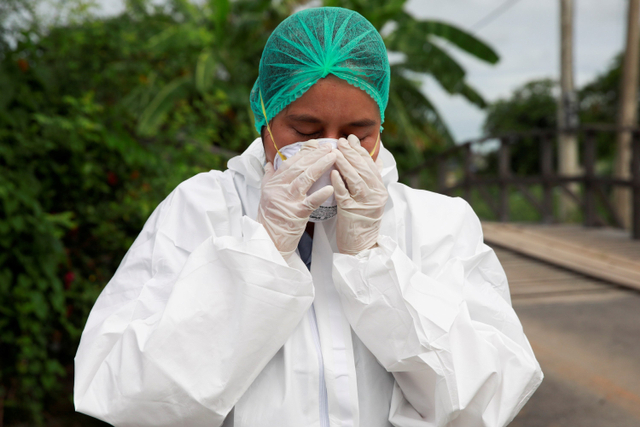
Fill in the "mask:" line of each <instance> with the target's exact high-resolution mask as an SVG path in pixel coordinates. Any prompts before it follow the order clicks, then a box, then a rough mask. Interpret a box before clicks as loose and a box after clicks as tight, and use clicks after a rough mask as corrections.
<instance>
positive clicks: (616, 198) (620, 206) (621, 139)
mask: <svg viewBox="0 0 640 427" xmlns="http://www.w3.org/2000/svg"><path fill="white" fill-rule="evenodd" d="M627 18H628V20H627V47H626V51H625V54H624V61H623V63H622V81H621V83H620V105H619V109H618V126H620V127H630V126H635V125H636V124H637V121H638V61H639V52H638V50H639V49H640V46H639V45H640V0H629V12H628V17H627ZM631 138H632V134H631V132H629V131H619V132H618V137H617V143H616V158H615V169H614V174H615V176H616V178H620V179H630V178H631ZM613 203H614V205H615V207H616V210H617V212H618V215H619V216H620V218H621V219H622V222H623V224H624V226H625V228H627V229H628V228H630V227H631V190H630V189H628V188H621V187H618V188H616V189H615V190H614V193H613Z"/></svg>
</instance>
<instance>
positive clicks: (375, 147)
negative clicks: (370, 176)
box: [369, 133, 380, 157]
mask: <svg viewBox="0 0 640 427" xmlns="http://www.w3.org/2000/svg"><path fill="white" fill-rule="evenodd" d="M379 143H380V133H378V139H376V145H374V146H373V150H371V152H370V153H369V155H370V156H371V157H373V154H374V153H375V152H376V149H377V148H378V144H379Z"/></svg>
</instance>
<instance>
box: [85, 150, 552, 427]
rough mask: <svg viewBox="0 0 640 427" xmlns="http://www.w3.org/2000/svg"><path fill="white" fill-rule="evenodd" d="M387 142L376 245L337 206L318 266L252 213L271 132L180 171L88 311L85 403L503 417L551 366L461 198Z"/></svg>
mask: <svg viewBox="0 0 640 427" xmlns="http://www.w3.org/2000/svg"><path fill="white" fill-rule="evenodd" d="M380 156H382V160H383V163H384V165H385V168H384V170H383V171H382V175H383V179H384V182H385V185H387V188H388V190H389V200H388V202H387V206H386V211H385V214H384V219H383V222H382V226H381V230H380V238H379V240H378V247H376V248H374V249H371V250H367V251H364V252H362V253H360V254H358V255H357V256H352V255H343V254H340V253H338V252H337V249H336V245H335V232H334V229H335V218H334V219H331V220H329V221H326V222H322V223H317V224H316V225H315V234H314V239H313V252H312V254H313V258H312V265H311V273H309V271H308V270H307V268H306V267H305V265H304V264H303V262H302V261H301V260H300V258H299V256H298V255H297V254H294V255H293V256H292V257H291V258H290V260H289V262H288V263H287V262H286V261H285V260H284V259H283V258H282V256H281V255H280V253H279V252H278V250H277V249H276V247H275V246H274V245H273V243H272V242H271V240H270V239H269V237H268V235H267V233H266V231H265V229H264V228H263V227H262V226H261V225H260V224H258V223H257V222H256V221H255V220H254V218H255V217H256V211H257V208H258V203H259V200H260V182H261V179H262V175H263V173H264V171H263V166H264V164H265V157H264V150H263V147H262V142H261V140H260V139H258V140H256V141H254V143H253V144H252V145H251V146H250V147H249V148H248V149H247V150H246V151H245V152H244V154H242V155H241V156H238V157H235V158H234V159H232V160H230V161H229V169H228V170H227V171H225V172H219V171H211V172H209V173H203V174H199V175H197V176H195V177H193V178H191V179H189V180H187V181H185V182H183V183H182V184H180V185H179V186H178V187H177V188H176V189H175V190H174V191H173V192H172V193H171V194H170V195H169V196H168V197H167V199H166V200H164V201H163V202H162V203H161V204H160V206H159V207H158V208H157V209H156V210H155V212H154V213H153V214H152V215H151V217H150V218H149V220H148V221H147V223H146V225H145V227H144V229H143V230H142V232H141V233H140V236H139V237H138V238H137V240H136V241H135V243H134V244H133V245H132V247H131V249H130V250H129V252H128V253H127V255H126V256H125V258H124V260H123V261H122V264H121V265H120V267H119V268H118V271H117V272H116V274H115V276H114V277H113V279H112V280H111V281H110V282H109V284H108V285H107V286H106V288H105V289H104V291H103V292H102V294H101V295H100V297H99V298H98V300H97V302H96V304H95V306H94V307H93V310H92V311H91V315H90V316H89V319H88V321H87V324H86V327H85V330H84V333H83V334H82V340H81V342H80V347H79V349H78V353H77V356H76V359H75V362H76V365H75V366H76V371H75V390H74V394H75V405H76V409H77V410H78V411H80V412H84V413H86V414H89V415H92V416H94V417H97V418H100V419H102V420H105V421H107V422H109V423H112V424H114V425H116V426H154V427H159V426H189V427H196V426H209V427H214V426H220V425H224V426H235V427H256V426H267V427H271V426H274V427H276V426H277V427H303V426H305V427H306V426H310V427H325V426H329V425H330V426H331V427H338V426H345V427H347V426H348V427H357V426H361V427H382V426H392V425H393V426H398V427H427V426H455V427H475V426H504V425H506V424H508V423H509V422H510V421H511V419H512V418H513V417H514V416H515V414H517V412H518V411H519V410H520V408H521V407H522V406H523V405H524V404H525V403H526V401H527V400H528V399H529V397H530V396H531V394H532V393H533V392H534V391H535V390H536V388H537V387H538V385H539V384H540V381H541V380H542V372H541V370H540V366H539V365H538V363H537V361H536V359H535V357H534V355H533V352H532V350H531V347H530V345H529V343H528V341H527V338H526V337H525V335H524V333H523V331H522V326H521V324H520V322H519V320H518V318H517V316H516V314H515V312H514V311H513V309H512V308H511V303H510V297H509V289H508V285H507V280H506V277H505V274H504V271H503V269H502V267H501V266H500V264H499V262H498V259H497V258H496V256H495V254H494V252H493V251H492V250H491V249H490V248H489V247H487V246H485V245H484V244H483V241H482V230H481V227H480V222H479V221H478V218H477V217H476V215H475V214H474V213H473V211H472V210H471V208H470V207H469V206H468V204H467V203H466V202H464V201H463V200H462V199H459V198H449V197H445V196H442V195H438V194H434V193H430V192H427V191H422V190H414V189H411V188H409V187H407V186H405V185H402V184H399V183H398V182H397V178H398V175H397V170H396V167H395V161H394V159H393V156H392V155H391V154H390V153H389V151H387V150H386V149H384V148H382V149H381V152H380ZM312 304H313V305H312ZM322 379H324V385H326V386H323V381H322ZM225 418H226V420H225ZM223 423H224V424H223Z"/></svg>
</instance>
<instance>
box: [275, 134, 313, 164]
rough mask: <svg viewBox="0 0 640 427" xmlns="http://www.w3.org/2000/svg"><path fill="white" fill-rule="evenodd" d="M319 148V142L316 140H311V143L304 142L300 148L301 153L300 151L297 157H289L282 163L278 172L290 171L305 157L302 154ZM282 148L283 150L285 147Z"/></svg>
mask: <svg viewBox="0 0 640 427" xmlns="http://www.w3.org/2000/svg"><path fill="white" fill-rule="evenodd" d="M318 147H319V144H318V141H316V140H315V139H310V140H309V141H305V142H303V143H302V147H301V148H300V151H298V152H297V153H296V154H295V155H293V156H292V157H289V158H288V159H286V160H285V161H284V162H282V165H281V166H280V168H278V170H279V171H280V170H281V171H285V170H287V169H290V168H291V167H292V166H294V165H295V164H296V163H297V162H299V161H300V160H301V159H302V158H303V157H304V156H303V155H302V153H306V152H308V151H311V150H314V149H316V148H318ZM280 148H283V147H280Z"/></svg>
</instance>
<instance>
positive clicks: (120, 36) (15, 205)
mask: <svg viewBox="0 0 640 427" xmlns="http://www.w3.org/2000/svg"><path fill="white" fill-rule="evenodd" d="M42 1H45V0H7V1H4V2H0V206H2V208H1V210H0V245H1V246H2V250H1V251H0V301H2V303H1V305H0V311H1V314H2V315H1V316H0V337H1V341H0V354H2V357H1V358H0V407H3V408H4V420H3V419H1V418H0V424H2V423H3V422H4V423H5V424H7V425H11V424H14V423H18V422H24V421H27V422H28V423H30V424H33V423H35V424H39V425H42V424H50V421H51V417H53V416H55V414H54V412H55V409H54V408H55V407H56V405H62V406H63V407H64V408H65V409H66V410H69V391H70V390H69V385H70V383H71V381H72V377H71V372H72V361H73V356H74V353H75V350H76V348H77V343H78V339H79V336H80V333H81V330H82V328H83V326H84V323H85V321H86V318H87V315H88V312H89V310H90V308H91V306H92V305H93V303H94V301H95V299H96V297H97V296H98V294H99V292H100V291H101V290H102V288H103V287H104V285H105V284H106V283H107V281H108V280H109V279H110V277H111V276H112V275H113V273H114V271H115V269H116V268H117V266H118V264H119V262H120V260H121V259H122V257H123V256H124V253H125V252H126V250H127V249H128V247H129V246H130V245H131V243H132V242H133V239H134V238H135V237H136V235H137V234H138V233H139V231H140V229H141V227H142V225H143V223H144V221H145V220H146V218H147V217H148V216H149V214H150V213H151V211H152V210H153V209H154V207H155V206H157V204H158V203H159V202H160V201H161V200H162V198H163V197H165V196H166V195H167V194H168V193H169V192H170V191H171V190H172V189H173V188H174V187H175V185H177V184H178V183H179V182H181V181H183V180H184V179H186V178H189V177H191V176H193V175H194V174H196V173H198V172H201V171H206V170H209V169H223V168H224V166H225V160H226V159H228V158H229V157H230V156H231V155H233V154H234V153H236V152H240V151H242V150H244V149H245V148H246V147H247V146H248V144H250V143H251V141H252V140H253V139H254V138H255V136H256V135H255V131H254V130H253V125H252V121H253V117H252V113H251V111H250V108H249V93H250V90H251V87H252V85H253V83H254V81H255V79H256V78H257V74H258V67H257V65H258V63H259V60H260V55H261V52H262V49H263V47H264V44H265V42H266V40H267V38H268V36H269V34H270V33H271V31H273V29H274V28H275V27H276V25H277V24H278V23H279V22H281V21H282V20H283V19H284V18H285V17H286V16H288V15H290V14H291V13H292V11H293V10H294V9H295V8H296V7H298V6H300V5H301V4H302V3H304V2H303V1H301V0H300V1H295V0H281V1H278V2H271V1H270V0H237V1H229V0H207V1H204V2H198V3H197V5H196V3H192V2H189V1H187V0H170V1H168V2H163V3H162V4H161V5H158V4H156V3H157V2H154V3H152V2H150V1H148V0H129V1H127V2H126V3H127V10H126V11H125V13H123V14H120V15H118V16H114V17H109V18H98V17H96V16H94V15H92V14H91V7H90V6H91V3H90V2H88V1H83V0H73V1H68V0H50V2H54V3H53V4H54V6H55V7H54V8H53V10H59V11H60V15H59V16H57V17H53V18H52V19H49V20H48V21H46V22H44V21H43V20H42V19H41V17H40V16H38V14H37V13H36V10H37V9H38V6H39V5H40V4H41V3H42ZM326 3H327V4H328V3H335V4H336V5H340V6H343V7H349V8H352V9H355V10H358V11H359V12H360V13H362V14H363V15H364V16H366V17H367V18H368V19H370V20H371V21H372V22H373V23H374V25H376V27H377V28H379V29H381V28H383V27H387V28H391V31H386V32H385V34H386V42H387V44H388V46H389V49H390V50H391V51H395V52H399V53H401V54H402V55H403V57H404V60H403V61H402V62H401V63H398V64H395V65H394V66H393V67H392V87H391V99H390V104H389V108H388V110H387V112H388V113H387V114H388V116H387V121H386V122H385V128H386V129H385V133H384V141H385V144H386V145H387V146H388V147H390V148H391V149H392V150H394V151H395V152H396V153H397V154H398V158H399V164H400V167H407V166H411V165H413V164H416V163H418V162H419V159H420V157H421V156H420V155H421V152H422V151H423V150H427V149H433V148H434V147H438V146H443V145H445V144H447V143H448V142H450V141H451V138H450V136H449V133H448V131H447V128H446V126H445V125H444V122H443V121H442V120H441V119H440V117H439V115H438V112H437V109H436V107H435V106H434V105H432V104H431V102H430V101H429V99H428V98H427V97H426V96H425V95H424V94H423V93H422V91H421V90H420V83H419V81H418V77H419V76H420V75H421V74H430V75H432V76H433V77H434V78H436V80H438V81H440V83H441V84H442V86H443V87H444V88H445V89H446V90H447V91H449V92H450V93H456V94H461V95H462V96H465V97H467V99H469V100H470V101H471V102H474V103H476V104H477V105H484V101H483V100H482V98H481V97H480V95H479V94H478V93H477V92H476V91H475V90H473V89H472V88H471V87H469V86H468V85H467V84H466V83H465V81H464V78H465V76H464V70H463V69H462V67H461V66H460V65H459V64H457V63H456V61H455V60H453V59H452V58H451V57H450V56H449V55H448V54H447V49H449V46H455V48H457V49H461V50H463V51H465V52H467V53H470V54H471V55H474V56H476V57H477V58H480V59H482V60H485V61H487V62H489V63H494V62H495V61H496V60H497V56H496V55H495V53H494V52H493V51H492V50H491V49H490V48H489V47H488V46H486V45H485V44H483V43H482V42H480V41H479V40H477V39H475V38H473V37H472V36H470V35H469V34H467V33H465V32H464V31H462V30H460V29H457V28H455V27H452V26H449V25H447V24H444V23H440V22H434V21H418V20H416V19H415V18H413V17H411V16H410V15H408V14H407V13H406V12H404V11H403V6H404V3H405V0H393V1H382V0H376V1H373V2H364V1H356V0H344V1H334V2H329V1H327V2H326ZM154 4H155V5H154ZM18 18H19V19H18ZM394 26H395V28H396V29H395V30H394V29H393V27H394ZM400 28H402V31H401V30H400ZM60 402H62V403H60ZM0 413H1V411H0Z"/></svg>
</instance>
